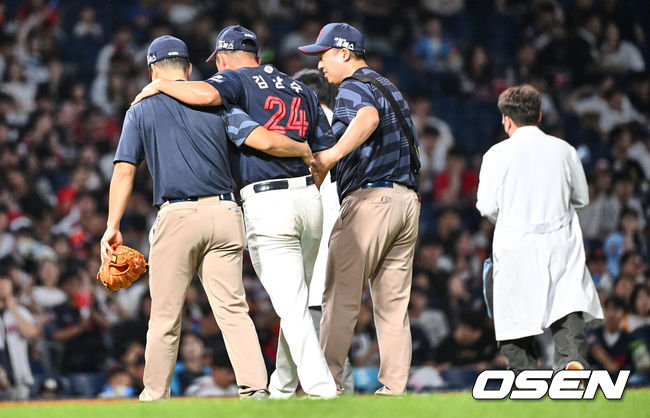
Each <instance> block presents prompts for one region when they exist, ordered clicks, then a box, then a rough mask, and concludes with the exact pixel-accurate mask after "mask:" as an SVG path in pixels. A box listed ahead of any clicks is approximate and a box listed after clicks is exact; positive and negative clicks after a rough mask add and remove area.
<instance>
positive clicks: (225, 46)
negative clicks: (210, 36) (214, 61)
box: [217, 41, 235, 49]
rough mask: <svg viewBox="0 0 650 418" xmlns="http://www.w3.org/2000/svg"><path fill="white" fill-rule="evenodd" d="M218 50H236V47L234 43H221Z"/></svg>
mask: <svg viewBox="0 0 650 418" xmlns="http://www.w3.org/2000/svg"><path fill="white" fill-rule="evenodd" d="M217 49H235V45H234V44H233V43H232V42H227V41H219V47H218V48H217Z"/></svg>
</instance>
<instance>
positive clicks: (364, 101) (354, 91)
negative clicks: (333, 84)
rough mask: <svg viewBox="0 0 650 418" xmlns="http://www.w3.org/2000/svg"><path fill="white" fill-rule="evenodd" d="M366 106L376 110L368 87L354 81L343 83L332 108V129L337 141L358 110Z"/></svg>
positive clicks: (375, 104)
mask: <svg viewBox="0 0 650 418" xmlns="http://www.w3.org/2000/svg"><path fill="white" fill-rule="evenodd" d="M366 106H372V107H374V108H377V103H376V100H375V96H374V95H373V94H372V91H371V90H370V86H369V85H368V84H366V83H362V82H360V81H356V80H346V81H344V82H343V84H341V88H340V89H339V93H338V95H337V96H336V105H335V106H334V125H333V126H332V129H333V130H334V135H335V136H336V139H337V140H339V139H341V137H342V136H343V134H344V133H345V130H346V129H347V127H348V125H349V124H350V122H351V121H352V119H354V117H355V116H356V115H357V112H358V111H359V109H361V108H362V107H366Z"/></svg>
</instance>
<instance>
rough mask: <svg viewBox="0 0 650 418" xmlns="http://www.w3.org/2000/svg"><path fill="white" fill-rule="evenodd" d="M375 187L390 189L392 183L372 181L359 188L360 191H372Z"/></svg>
mask: <svg viewBox="0 0 650 418" xmlns="http://www.w3.org/2000/svg"><path fill="white" fill-rule="evenodd" d="M375 187H390V188H391V189H392V188H393V182H392V181H373V182H370V183H366V184H364V185H363V186H361V188H362V189H373V188H375Z"/></svg>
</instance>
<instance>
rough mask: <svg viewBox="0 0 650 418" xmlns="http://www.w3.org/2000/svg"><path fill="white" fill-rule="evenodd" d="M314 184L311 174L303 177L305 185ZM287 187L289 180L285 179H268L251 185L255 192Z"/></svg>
mask: <svg viewBox="0 0 650 418" xmlns="http://www.w3.org/2000/svg"><path fill="white" fill-rule="evenodd" d="M312 184H314V178H313V177H312V176H307V177H305V186H311V185H312ZM288 188H289V181H287V180H270V181H265V182H263V183H257V184H256V185H254V186H253V191H254V192H255V193H262V192H268V191H269V190H283V189H288Z"/></svg>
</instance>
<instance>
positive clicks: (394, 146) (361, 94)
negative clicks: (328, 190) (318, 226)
mask: <svg viewBox="0 0 650 418" xmlns="http://www.w3.org/2000/svg"><path fill="white" fill-rule="evenodd" d="M355 74H366V75H368V76H370V77H373V78H376V79H378V80H379V82H380V83H381V84H383V85H384V86H386V87H387V88H388V90H389V91H390V92H391V93H393V96H394V97H395V100H396V101H397V103H398V104H399V105H400V107H401V110H402V113H403V114H404V117H405V118H406V122H407V123H408V125H409V127H410V128H411V131H412V132H413V136H414V137H415V140H416V146H419V141H418V139H417V134H416V132H415V126H414V125H413V121H412V120H411V110H410V109H409V106H408V103H406V100H405V99H404V97H403V96H402V93H401V92H400V91H399V90H398V89H397V87H395V86H394V85H393V83H391V82H390V81H389V80H388V79H386V78H385V77H382V76H381V75H379V74H378V73H377V72H375V71H373V70H371V69H370V68H368V67H365V68H360V69H358V70H357V71H356V72H355ZM365 106H372V107H374V108H376V109H377V111H378V112H379V121H380V122H379V126H377V129H375V131H374V132H373V133H372V134H371V135H370V137H368V139H367V140H366V141H365V142H364V143H363V144H361V146H359V147H358V148H357V149H355V150H354V151H352V152H351V153H350V154H348V155H347V156H345V157H344V158H343V159H341V161H339V163H338V164H337V166H336V180H337V188H338V192H339V198H340V199H341V200H343V198H344V197H345V196H347V195H348V194H349V193H350V192H352V191H354V190H356V189H358V188H360V187H361V186H363V185H364V184H365V183H369V182H374V181H381V180H383V181H392V182H395V183H401V184H403V185H404V186H407V187H410V188H413V189H415V188H416V183H415V176H414V175H413V174H412V173H411V157H410V150H409V143H408V139H407V138H406V136H405V135H404V134H403V133H402V129H401V125H400V123H399V120H398V119H397V116H396V115H395V112H393V108H392V107H391V105H390V102H389V101H388V100H386V98H385V97H384V95H383V94H382V93H381V92H380V91H379V89H377V87H375V86H373V85H372V84H369V83H362V82H361V81H358V80H355V79H352V78H347V79H345V80H343V82H342V83H341V86H340V87H339V91H338V94H337V96H336V104H335V106H334V119H333V121H332V129H333V131H334V135H335V136H336V139H337V140H339V139H341V137H342V136H343V134H344V133H345V130H346V129H347V128H348V125H349V124H350V122H351V121H352V119H354V117H355V116H356V115H357V112H358V111H359V109H361V108H362V107H365Z"/></svg>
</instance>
